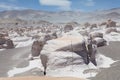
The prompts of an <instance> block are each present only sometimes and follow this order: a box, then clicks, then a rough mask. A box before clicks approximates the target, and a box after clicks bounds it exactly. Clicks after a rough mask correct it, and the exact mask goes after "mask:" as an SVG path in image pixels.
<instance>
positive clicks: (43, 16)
mask: <svg viewBox="0 0 120 80" xmlns="http://www.w3.org/2000/svg"><path fill="white" fill-rule="evenodd" d="M0 19H21V20H44V21H49V22H53V23H54V22H55V23H56V22H70V21H76V22H89V21H90V22H94V21H98V20H106V19H114V20H120V8H113V9H109V10H101V11H93V12H80V11H61V12H49V11H40V10H32V9H28V10H11V11H1V12H0Z"/></svg>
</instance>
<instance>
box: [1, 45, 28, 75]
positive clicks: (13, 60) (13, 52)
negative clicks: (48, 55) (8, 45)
mask: <svg viewBox="0 0 120 80" xmlns="http://www.w3.org/2000/svg"><path fill="white" fill-rule="evenodd" d="M29 54H30V47H23V48H15V49H8V50H4V51H0V77H7V76H8V75H7V72H8V71H9V70H10V69H12V68H13V67H26V66H28V64H29V62H28V60H27V59H26V58H27V57H28V55H29Z"/></svg>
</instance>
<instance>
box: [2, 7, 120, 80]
mask: <svg viewBox="0 0 120 80" xmlns="http://www.w3.org/2000/svg"><path fill="white" fill-rule="evenodd" d="M119 18H120V8H114V9H109V10H101V11H93V12H77V11H61V12H47V11H39V10H10V11H1V12H0V77H1V78H0V80H26V79H28V80H34V79H35V80H43V79H45V80H78V79H79V80H80V79H81V80H120V77H119V76H120V71H119V70H120V61H119V60H120V53H119V51H120V50H119V47H120V19H119ZM27 76H28V77H27ZM58 77H59V78H58Z"/></svg>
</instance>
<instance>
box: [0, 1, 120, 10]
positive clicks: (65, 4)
mask: <svg viewBox="0 0 120 80" xmlns="http://www.w3.org/2000/svg"><path fill="white" fill-rule="evenodd" d="M112 8H120V0H0V11H4V10H23V9H34V10H44V11H95V10H106V9H112Z"/></svg>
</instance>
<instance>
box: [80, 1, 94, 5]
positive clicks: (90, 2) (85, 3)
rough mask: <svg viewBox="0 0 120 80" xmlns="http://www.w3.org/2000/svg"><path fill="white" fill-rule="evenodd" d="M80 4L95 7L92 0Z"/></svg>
mask: <svg viewBox="0 0 120 80" xmlns="http://www.w3.org/2000/svg"><path fill="white" fill-rule="evenodd" d="M81 4H82V5H85V6H88V7H90V6H94V5H95V1H94V0H81Z"/></svg>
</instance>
